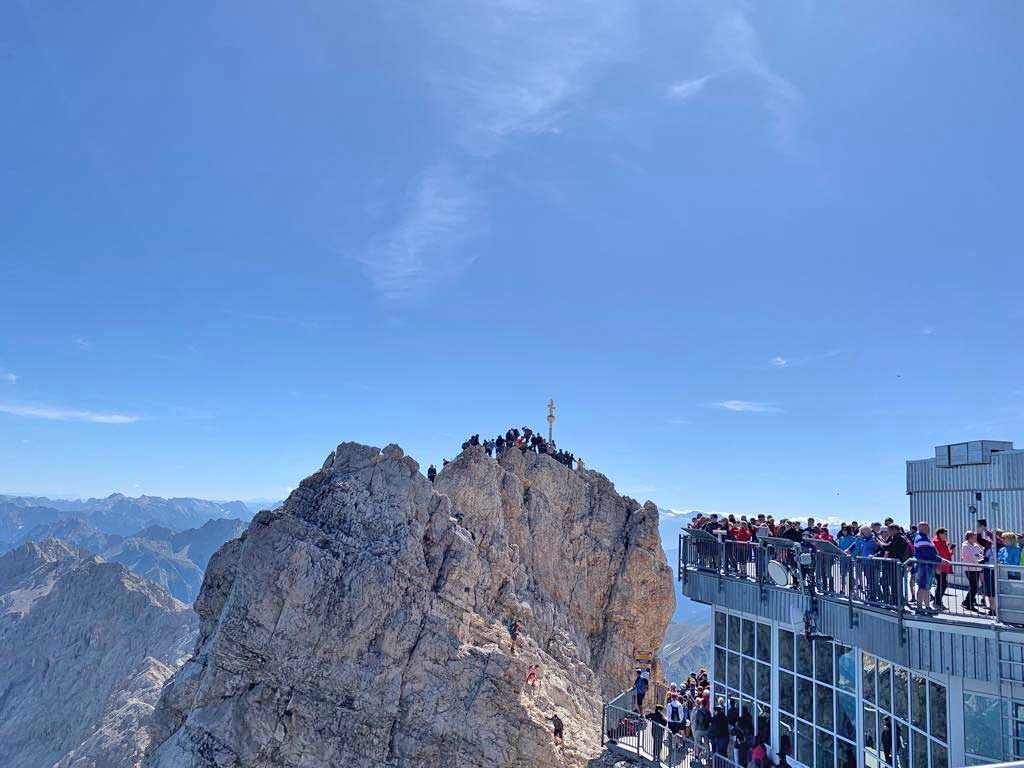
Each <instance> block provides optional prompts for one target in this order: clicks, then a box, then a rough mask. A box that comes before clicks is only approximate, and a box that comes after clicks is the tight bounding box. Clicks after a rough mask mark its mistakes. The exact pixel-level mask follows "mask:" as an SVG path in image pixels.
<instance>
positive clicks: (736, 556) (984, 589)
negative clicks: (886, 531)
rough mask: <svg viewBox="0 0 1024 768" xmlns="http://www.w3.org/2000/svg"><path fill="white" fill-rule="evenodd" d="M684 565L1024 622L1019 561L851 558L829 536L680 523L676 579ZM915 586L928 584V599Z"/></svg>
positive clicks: (909, 606) (916, 607) (830, 594)
mask: <svg viewBox="0 0 1024 768" xmlns="http://www.w3.org/2000/svg"><path fill="white" fill-rule="evenodd" d="M688 571H703V572H706V573H713V574H715V575H716V576H717V577H718V578H720V579H721V578H729V579H734V580H741V581H750V582H753V583H756V584H757V585H758V586H760V587H762V588H764V587H769V586H774V587H782V588H792V589H796V590H799V591H801V592H803V593H806V594H813V595H815V596H816V597H823V598H827V599H834V600H840V601H843V602H848V603H851V604H852V603H858V604H861V605H865V606H871V607H874V608H880V609H883V610H888V611H893V612H898V613H900V614H903V613H905V612H907V611H912V612H916V613H918V614H922V615H925V614H927V615H941V616H953V617H959V618H971V619H975V620H982V621H996V622H1000V623H1003V624H1012V625H1019V626H1024V566H1021V565H1001V564H999V565H994V564H990V563H977V564H969V563H960V562H950V561H942V562H941V563H935V562H926V561H919V560H917V559H915V558H910V559H908V560H905V561H900V560H898V559H896V558H891V557H854V556H850V555H848V554H846V553H844V552H843V551H842V550H840V549H838V548H837V547H836V546H834V545H832V544H830V543H828V542H819V541H813V540H810V539H807V540H805V541H804V542H803V543H796V542H793V541H790V540H789V539H778V538H767V539H762V540H760V541H727V540H722V539H720V538H718V537H716V536H712V535H711V534H708V533H707V532H705V531H700V530H694V529H687V530H686V531H685V532H684V533H682V534H680V537H679V578H680V580H684V581H685V580H686V578H687V572H688ZM922 585H925V586H924V587H922ZM922 588H924V589H927V590H928V595H927V597H926V596H925V595H924V594H923V593H921V592H920V590H921V589H922ZM919 595H920V597H921V601H920V603H919V602H918V596H919Z"/></svg>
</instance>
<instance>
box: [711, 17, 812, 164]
mask: <svg viewBox="0 0 1024 768" xmlns="http://www.w3.org/2000/svg"><path fill="white" fill-rule="evenodd" d="M711 46H712V55H713V57H715V58H716V59H717V60H718V61H719V62H720V64H721V66H724V67H725V68H728V69H730V70H736V71H740V72H745V73H746V74H748V75H749V76H751V77H753V78H754V79H755V80H756V81H757V82H758V84H759V85H760V87H761V97H762V104H763V106H764V109H765V111H766V112H767V113H768V117H769V128H770V130H771V133H772V137H773V138H774V140H775V144H776V146H777V147H778V148H779V150H780V151H783V152H786V153H792V152H793V151H795V149H796V137H797V129H798V127H799V124H800V118H801V112H802V109H803V102H804V98H803V94H801V93H800V91H799V89H797V87H796V86H795V85H793V84H792V83H791V82H790V81H789V80H787V79H786V78H784V77H783V76H782V75H780V74H779V73H778V72H776V71H775V70H774V69H772V67H771V66H770V65H769V64H768V62H767V60H766V59H765V57H764V55H763V54H762V52H761V42H760V39H759V37H758V34H757V30H756V29H754V25H753V24H752V23H751V21H750V17H749V16H748V14H747V12H746V11H745V10H744V9H741V8H732V9H730V10H727V11H725V12H724V13H723V14H722V16H721V17H720V18H719V20H718V23H717V24H716V26H715V31H714V33H713V35H712V40H711Z"/></svg>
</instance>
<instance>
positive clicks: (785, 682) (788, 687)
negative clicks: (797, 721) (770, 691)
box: [779, 672, 796, 713]
mask: <svg viewBox="0 0 1024 768" xmlns="http://www.w3.org/2000/svg"><path fill="white" fill-rule="evenodd" d="M779 708H780V709H781V710H782V711H783V712H789V713H793V712H795V711H796V710H794V709H793V676H792V675H791V674H789V672H779Z"/></svg>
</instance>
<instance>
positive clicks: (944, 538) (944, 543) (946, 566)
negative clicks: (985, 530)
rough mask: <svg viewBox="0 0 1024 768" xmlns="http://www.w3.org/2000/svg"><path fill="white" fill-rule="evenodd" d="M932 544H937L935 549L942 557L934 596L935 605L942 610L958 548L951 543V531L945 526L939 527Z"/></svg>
mask: <svg viewBox="0 0 1024 768" xmlns="http://www.w3.org/2000/svg"><path fill="white" fill-rule="evenodd" d="M932 544H934V545H935V551H936V552H938V553H939V557H941V558H942V562H941V563H939V568H938V572H937V573H936V574H935V595H934V596H933V597H932V602H933V603H934V604H935V607H936V608H938V609H939V610H940V611H941V610H945V608H946V606H945V605H943V603H942V598H943V597H944V596H945V594H946V586H947V585H948V583H949V574H951V573H952V572H953V566H952V565H950V563H952V562H953V550H954V549H956V544H950V543H949V531H947V530H946V529H945V528H939V529H937V530H936V531H935V536H934V537H933V538H932Z"/></svg>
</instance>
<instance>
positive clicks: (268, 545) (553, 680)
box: [145, 443, 674, 768]
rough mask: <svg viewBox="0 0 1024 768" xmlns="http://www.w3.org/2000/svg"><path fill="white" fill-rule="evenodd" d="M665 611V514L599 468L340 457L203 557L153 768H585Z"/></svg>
mask: <svg viewBox="0 0 1024 768" xmlns="http://www.w3.org/2000/svg"><path fill="white" fill-rule="evenodd" d="M460 515H461V521H460V522H456V520H458V519H460V518H459V516H460ZM673 605H674V595H673V584H672V574H671V571H670V569H669V568H668V566H667V565H666V563H665V557H664V554H663V552H662V550H661V546H660V540H659V536H658V513H657V508H656V507H654V505H652V504H647V505H644V506H641V505H639V504H637V503H636V502H635V501H633V500H631V499H628V498H623V497H620V496H619V495H618V494H616V493H615V490H614V488H613V486H612V484H611V483H610V482H609V481H608V479H607V478H605V477H604V476H603V475H601V474H600V473H597V472H594V471H592V470H587V471H584V472H582V473H576V472H574V471H572V470H570V469H568V468H566V467H564V466H563V465H561V464H559V463H557V462H556V461H554V460H553V459H551V458H549V457H547V456H537V455H534V454H525V455H524V454H522V453H520V452H518V451H511V452H509V453H508V454H506V455H505V456H504V457H503V458H502V459H501V460H500V461H495V460H493V459H490V458H487V457H486V456H485V454H484V452H483V450H482V449H480V448H469V449H467V450H466V451H464V452H463V453H462V454H461V455H460V456H459V457H458V458H457V459H456V460H455V461H454V462H452V463H451V464H449V465H448V466H447V467H445V469H444V470H443V471H442V472H441V473H440V474H439V475H438V477H437V481H436V484H435V485H434V486H432V485H431V484H430V483H429V482H428V481H427V480H426V479H425V478H424V477H423V476H422V475H421V474H420V473H419V465H418V464H417V463H416V462H415V461H413V460H412V459H411V458H410V457H407V456H405V455H404V453H403V452H402V450H401V449H400V448H399V447H398V446H395V445H389V446H388V447H387V448H385V449H384V450H383V451H381V450H379V449H377V448H373V447H370V446H364V445H358V444H354V443H343V444H341V445H339V446H338V448H337V449H336V450H335V451H334V452H333V455H332V456H330V457H328V461H326V462H325V463H324V468H323V469H321V470H320V471H318V472H316V473H315V474H313V475H311V476H310V477H308V478H306V479H305V480H303V481H302V483H301V484H300V485H299V487H298V488H297V489H296V490H295V491H294V492H293V493H292V494H291V496H289V498H288V499H287V501H286V502H285V504H284V506H283V507H282V508H281V509H279V510H277V511H274V512H269V511H265V512H261V513H260V514H259V515H257V516H256V517H255V518H254V519H253V521H252V523H251V525H250V526H249V528H248V530H247V531H246V532H245V533H244V534H243V536H242V537H241V538H240V539H237V540H234V541H231V542H229V543H228V544H226V545H225V546H224V547H223V548H221V550H220V551H219V552H218V553H217V554H216V555H214V557H213V558H212V559H211V560H210V564H209V567H208V570H207V573H206V577H205V580H204V583H203V588H202V591H201V593H200V595H199V597H198V599H197V600H196V605H195V607H196V611H197V612H198V613H199V616H200V620H201V626H200V637H199V641H198V643H197V645H196V650H195V654H194V656H193V658H192V659H191V660H190V661H188V662H187V663H186V664H185V665H184V666H183V667H182V668H181V669H180V670H179V671H178V672H177V673H176V674H175V675H174V677H173V678H172V679H171V681H170V682H169V683H168V685H167V686H166V687H165V688H164V691H163V694H162V696H161V699H160V702H159V704H158V706H157V709H156V712H155V713H154V718H153V725H152V743H151V745H150V747H149V749H148V752H147V756H146V759H145V765H146V766H148V768H171V767H172V766H173V768H182V767H184V768H188V767H195V768H213V767H214V766H224V767H226V766H239V767H240V766H246V767H247V768H270V766H274V767H275V768H300V767H301V768H307V767H308V768H314V767H315V768H325V767H326V766H344V768H363V767H364V766H365V768H370V766H373V767H374V768H377V767H378V766H387V767H391V766H394V767H396V768H397V767H399V766H402V767H405V766H409V767H412V766H432V767H435V768H449V767H460V768H461V767H462V766H465V767H467V768H470V767H472V768H476V767H477V766H479V767H480V768H483V767H484V766H486V767H487V768H500V767H502V766H521V767H522V768H554V766H560V767H564V766H584V765H586V764H587V763H588V761H589V760H591V759H592V758H594V757H595V756H596V755H597V753H598V752H599V744H600V739H599V733H598V731H599V728H600V712H601V704H602V701H603V699H604V698H605V697H607V696H608V695H610V694H612V693H615V692H617V691H619V690H621V689H622V688H623V687H625V686H626V685H628V683H629V681H630V679H631V667H632V658H633V654H634V652H635V651H638V650H654V649H656V648H657V646H658V643H659V641H660V640H661V637H662V635H663V634H664V630H665V627H666V625H667V623H668V621H669V617H670V616H671V614H672V609H673ZM516 618H518V619H520V620H521V621H522V622H523V632H522V635H521V637H520V641H519V648H518V651H517V652H516V653H513V652H512V647H511V641H510V636H509V631H508V627H509V624H510V623H511V622H512V621H513V620H514V619H516ZM530 664H539V665H540V680H539V685H538V686H537V688H536V689H531V688H529V687H528V686H526V684H525V679H526V671H527V667H528V665H530ZM556 713H557V714H558V716H559V717H560V718H561V719H562V721H563V722H564V724H565V737H566V746H565V747H564V748H562V747H558V746H556V745H555V744H554V742H553V739H552V737H551V724H550V722H549V721H548V720H547V719H546V718H547V717H549V716H550V715H552V714H556Z"/></svg>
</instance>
